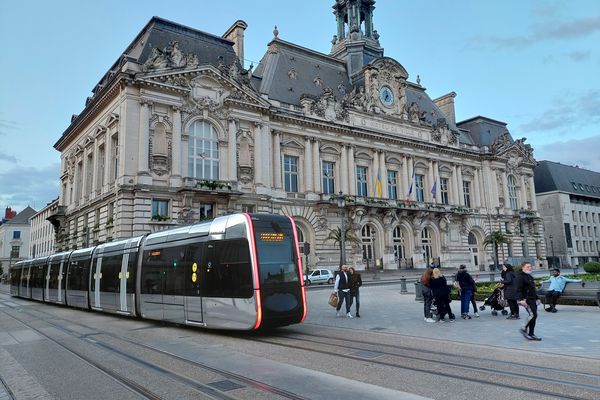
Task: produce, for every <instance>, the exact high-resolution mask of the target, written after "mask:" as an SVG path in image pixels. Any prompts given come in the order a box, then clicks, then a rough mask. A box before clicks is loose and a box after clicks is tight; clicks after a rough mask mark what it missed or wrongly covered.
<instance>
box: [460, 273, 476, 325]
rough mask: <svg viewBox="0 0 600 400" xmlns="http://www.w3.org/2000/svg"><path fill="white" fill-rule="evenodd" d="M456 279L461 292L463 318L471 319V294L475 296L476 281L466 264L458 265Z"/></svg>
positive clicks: (461, 313)
mask: <svg viewBox="0 0 600 400" xmlns="http://www.w3.org/2000/svg"><path fill="white" fill-rule="evenodd" d="M456 281H457V282H458V285H459V286H458V288H459V289H458V291H459V293H460V315H461V317H462V319H471V316H470V315H469V306H470V304H471V296H473V293H474V290H475V281H474V280H473V278H472V277H471V274H469V273H468V272H467V266H466V265H464V264H462V265H461V266H460V267H458V273H457V274H456Z"/></svg>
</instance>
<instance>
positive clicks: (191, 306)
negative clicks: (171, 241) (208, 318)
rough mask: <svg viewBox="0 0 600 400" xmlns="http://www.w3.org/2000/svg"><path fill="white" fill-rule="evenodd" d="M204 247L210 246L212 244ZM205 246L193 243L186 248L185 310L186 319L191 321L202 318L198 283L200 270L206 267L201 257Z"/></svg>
mask: <svg viewBox="0 0 600 400" xmlns="http://www.w3.org/2000/svg"><path fill="white" fill-rule="evenodd" d="M206 247H211V248H212V246H206ZM206 247H205V246H204V244H202V243H194V244H190V245H189V246H188V247H187V249H186V253H187V254H186V256H185V258H186V262H185V266H184V268H185V269H186V270H187V271H185V279H186V281H187V283H186V286H187V288H188V290H187V292H186V301H185V311H186V320H187V321H189V322H192V323H194V322H196V323H201V322H203V320H204V318H203V315H202V311H203V310H202V296H201V293H202V292H201V288H200V283H201V282H202V281H203V280H204V276H203V275H204V274H203V273H201V271H204V270H205V269H206V268H205V267H206V266H205V265H204V264H205V262H204V261H203V258H202V255H203V253H205V251H206Z"/></svg>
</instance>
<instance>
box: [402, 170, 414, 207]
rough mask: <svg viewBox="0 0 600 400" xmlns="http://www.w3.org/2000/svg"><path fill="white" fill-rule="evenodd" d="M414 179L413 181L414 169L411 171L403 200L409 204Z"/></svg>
mask: <svg viewBox="0 0 600 400" xmlns="http://www.w3.org/2000/svg"><path fill="white" fill-rule="evenodd" d="M414 181H415V171H413V173H412V177H411V178H410V186H409V187H408V193H407V194H406V199H405V200H404V201H405V202H407V203H409V204H410V202H411V201H412V199H411V195H412V191H413V183H414Z"/></svg>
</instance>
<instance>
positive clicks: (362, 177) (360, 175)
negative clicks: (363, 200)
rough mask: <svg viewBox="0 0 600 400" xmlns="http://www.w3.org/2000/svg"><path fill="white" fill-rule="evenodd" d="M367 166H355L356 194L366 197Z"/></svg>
mask: <svg viewBox="0 0 600 400" xmlns="http://www.w3.org/2000/svg"><path fill="white" fill-rule="evenodd" d="M367 194H368V193H367V167H361V166H358V167H356V195H357V196H361V197H367Z"/></svg>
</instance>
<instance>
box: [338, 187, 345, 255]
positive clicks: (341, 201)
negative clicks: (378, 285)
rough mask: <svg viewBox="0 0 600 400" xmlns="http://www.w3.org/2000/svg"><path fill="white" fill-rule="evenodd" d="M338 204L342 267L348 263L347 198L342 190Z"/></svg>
mask: <svg viewBox="0 0 600 400" xmlns="http://www.w3.org/2000/svg"><path fill="white" fill-rule="evenodd" d="M337 204H338V208H339V212H340V267H341V266H342V265H344V264H346V227H345V226H344V206H345V205H346V199H345V198H344V194H343V193H342V191H341V190H340V193H339V195H338V197H337Z"/></svg>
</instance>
